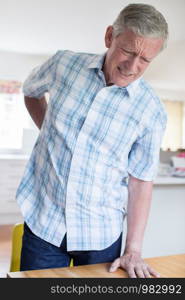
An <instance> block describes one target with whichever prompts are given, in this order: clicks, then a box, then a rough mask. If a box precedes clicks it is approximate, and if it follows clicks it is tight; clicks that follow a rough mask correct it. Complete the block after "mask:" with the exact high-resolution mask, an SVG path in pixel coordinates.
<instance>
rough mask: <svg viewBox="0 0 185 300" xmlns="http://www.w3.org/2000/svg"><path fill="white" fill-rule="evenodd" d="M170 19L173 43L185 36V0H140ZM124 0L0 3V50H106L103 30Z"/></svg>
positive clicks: (12, 1)
mask: <svg viewBox="0 0 185 300" xmlns="http://www.w3.org/2000/svg"><path fill="white" fill-rule="evenodd" d="M133 2H134V3H137V2H143V3H148V4H152V5H154V6H155V7H156V8H157V9H158V10H160V11H161V12H162V13H163V14H164V16H165V18H166V19H167V21H168V23H169V29H170V41H169V42H170V43H173V42H177V41H181V40H185V18H184V13H185V0H176V1H174V0H163V1H161V0H151V1H150V0H148V1H145V0H140V1H137V0H135V1H133ZM133 2H132V1H123V0H114V1H107V0H76V1H75V0H32V1H25V0H16V1H14V0H6V1H1V4H0V37H1V39H0V41H1V42H0V50H3V51H13V52H21V53H33V54H50V53H54V52H56V50H58V49H70V50H74V51H89V52H102V51H104V49H105V48H104V42H103V37H104V32H105V29H106V27H107V26H108V25H110V24H111V23H112V22H113V21H114V19H115V18H116V16H117V14H118V13H119V11H120V10H121V9H122V8H123V6H125V5H127V4H129V3H133Z"/></svg>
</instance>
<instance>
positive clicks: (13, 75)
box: [0, 51, 48, 82]
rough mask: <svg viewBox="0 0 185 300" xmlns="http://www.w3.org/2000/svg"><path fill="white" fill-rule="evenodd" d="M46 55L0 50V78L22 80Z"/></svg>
mask: <svg viewBox="0 0 185 300" xmlns="http://www.w3.org/2000/svg"><path fill="white" fill-rule="evenodd" d="M47 57H48V56H46V55H36V54H23V53H16V52H15V53H14V52H7V51H0V66H1V68H0V79H1V80H4V79H7V80H18V81H21V82H23V81H24V80H25V78H26V77H27V76H28V74H29V72H30V71H31V70H32V68H34V67H35V66H37V65H39V64H41V63H42V62H44V61H45V60H46V59H47Z"/></svg>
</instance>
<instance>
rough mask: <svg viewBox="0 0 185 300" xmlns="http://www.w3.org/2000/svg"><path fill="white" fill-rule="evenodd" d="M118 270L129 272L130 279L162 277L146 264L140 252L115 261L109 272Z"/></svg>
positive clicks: (128, 254)
mask: <svg viewBox="0 0 185 300" xmlns="http://www.w3.org/2000/svg"><path fill="white" fill-rule="evenodd" d="M118 268H122V269H124V270H125V271H127V273H128V276H129V277H130V278H151V277H160V275H159V273H157V272H156V271H155V270H153V269H152V268H151V267H150V266H149V265H147V263H145V261H144V260H143V259H142V258H141V255H140V253H138V252H132V253H126V254H124V255H123V256H121V257H119V258H117V259H115V260H114V262H113V263H112V264H111V267H110V269H109V272H115V271H116V270H117V269H118Z"/></svg>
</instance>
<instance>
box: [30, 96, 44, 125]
mask: <svg viewBox="0 0 185 300" xmlns="http://www.w3.org/2000/svg"><path fill="white" fill-rule="evenodd" d="M24 101H25V106H26V108H27V110H28V112H29V114H30V116H31V118H32V120H33V121H34V123H35V124H36V126H37V127H38V128H39V129H40V128H41V126H42V123H43V120H44V117H45V113H46V110H47V102H46V99H45V97H43V98H41V99H36V98H30V97H27V96H25V97H24Z"/></svg>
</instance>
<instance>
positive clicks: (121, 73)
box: [117, 67, 134, 78]
mask: <svg viewBox="0 0 185 300" xmlns="http://www.w3.org/2000/svg"><path fill="white" fill-rule="evenodd" d="M117 69H118V71H119V73H120V75H121V77H124V78H130V77H131V76H133V75H134V74H126V73H125V72H124V70H122V69H121V68H120V67H117Z"/></svg>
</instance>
